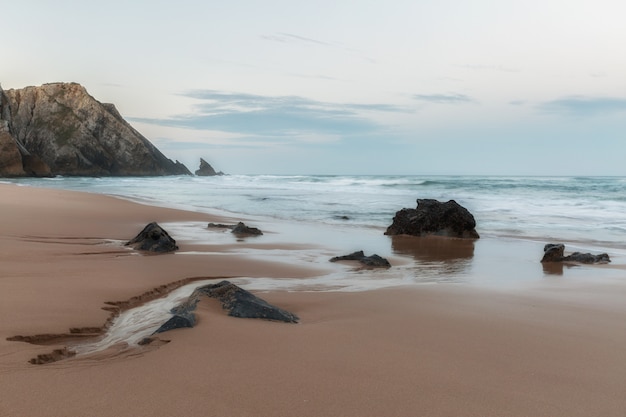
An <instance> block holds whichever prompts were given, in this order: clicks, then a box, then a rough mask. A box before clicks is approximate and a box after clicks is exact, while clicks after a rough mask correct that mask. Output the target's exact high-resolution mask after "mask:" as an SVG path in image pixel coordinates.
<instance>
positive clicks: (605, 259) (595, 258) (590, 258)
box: [541, 243, 611, 264]
mask: <svg viewBox="0 0 626 417" xmlns="http://www.w3.org/2000/svg"><path fill="white" fill-rule="evenodd" d="M541 262H542V263H546V262H576V263H581V264H598V263H600V264H604V263H609V262H611V259H610V258H609V255H608V254H606V253H601V254H599V255H592V254H591V253H580V252H574V253H572V254H571V255H568V256H565V245H564V244H562V243H548V244H546V245H545V246H544V247H543V258H542V259H541Z"/></svg>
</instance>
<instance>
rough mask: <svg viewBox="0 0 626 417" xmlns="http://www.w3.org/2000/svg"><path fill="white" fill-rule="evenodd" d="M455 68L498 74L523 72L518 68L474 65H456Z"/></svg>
mask: <svg viewBox="0 0 626 417" xmlns="http://www.w3.org/2000/svg"><path fill="white" fill-rule="evenodd" d="M455 67H459V68H465V69H470V70H475V71H497V72H521V71H520V70H519V69H516V68H509V67H505V66H502V65H472V64H464V65H455Z"/></svg>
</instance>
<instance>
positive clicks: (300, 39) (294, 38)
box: [261, 32, 334, 46]
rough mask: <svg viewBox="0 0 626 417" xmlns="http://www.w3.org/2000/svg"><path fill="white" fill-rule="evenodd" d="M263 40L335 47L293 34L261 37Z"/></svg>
mask: <svg viewBox="0 0 626 417" xmlns="http://www.w3.org/2000/svg"><path fill="white" fill-rule="evenodd" d="M261 39H265V40H267V41H273V42H281V43H289V42H298V43H307V44H312V45H320V46H334V45H333V44H331V43H329V42H323V41H318V40H317V39H312V38H307V37H304V36H299V35H294V34H292V33H284V32H279V33H275V34H272V35H261Z"/></svg>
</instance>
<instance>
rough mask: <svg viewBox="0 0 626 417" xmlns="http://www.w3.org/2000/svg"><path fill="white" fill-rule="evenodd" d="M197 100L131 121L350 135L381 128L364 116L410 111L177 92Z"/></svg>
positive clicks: (255, 131)
mask: <svg viewBox="0 0 626 417" xmlns="http://www.w3.org/2000/svg"><path fill="white" fill-rule="evenodd" d="M182 95H183V96H185V97H190V98H194V99H197V100H199V101H200V102H199V103H197V104H196V105H194V107H193V112H192V113H189V114H183V115H178V116H173V117H170V118H164V119H148V118H133V119H132V121H134V122H141V123H150V124H156V125H161V126H170V127H182V128H187V129H197V130H220V131H226V132H238V133H241V134H252V135H255V136H256V135H258V136H274V137H275V136H289V137H294V136H310V134H311V133H315V134H324V135H355V134H366V133H372V132H375V131H381V130H384V127H383V126H382V125H379V124H378V123H376V122H374V121H372V120H371V118H367V117H365V116H364V115H363V113H365V112H394V113H397V112H409V111H410V110H408V109H407V108H404V107H401V106H395V105H391V104H385V103H331V102H323V101H317V100H311V99H308V98H306V97H299V96H263V95H256V94H248V93H236V92H224V91H217V90H194V91H189V92H186V93H184V94H182Z"/></svg>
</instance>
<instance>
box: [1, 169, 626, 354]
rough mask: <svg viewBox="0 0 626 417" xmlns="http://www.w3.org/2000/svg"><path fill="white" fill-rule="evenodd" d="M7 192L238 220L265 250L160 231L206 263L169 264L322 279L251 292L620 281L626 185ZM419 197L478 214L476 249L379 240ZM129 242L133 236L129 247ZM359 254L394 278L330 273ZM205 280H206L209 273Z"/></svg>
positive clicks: (559, 180)
mask: <svg viewBox="0 0 626 417" xmlns="http://www.w3.org/2000/svg"><path fill="white" fill-rule="evenodd" d="M3 182H8V183H13V184H18V185H21V186H37V187H48V188H59V189H66V190H75V191H83V192H90V193H102V194H108V195H113V196H117V197H120V198H124V199H130V200H132V201H136V202H139V203H142V204H149V205H157V206H164V207H173V208H180V209H185V210H191V211H197V212H204V213H208V214H215V215H220V216H224V217H227V218H229V219H235V220H239V219H241V220H244V221H245V222H246V223H247V224H249V225H251V226H255V227H260V228H261V229H262V230H263V231H264V232H266V233H265V234H264V235H263V236H261V237H259V238H257V237H254V238H250V239H252V240H253V242H254V243H257V242H258V243H267V244H268V245H267V246H263V245H258V246H256V245H241V246H238V245H237V239H236V238H235V237H233V236H232V235H231V234H230V233H227V232H222V231H210V230H208V229H207V227H206V223H190V222H181V223H168V224H162V226H163V227H165V228H166V230H168V231H169V233H170V234H171V235H172V236H173V237H174V238H175V239H177V240H182V241H191V242H196V243H202V244H205V245H207V247H208V248H209V249H207V252H191V251H184V250H181V251H179V252H177V254H176V256H194V255H206V254H209V255H210V254H211V252H210V251H211V249H210V248H211V245H222V244H227V246H228V247H229V248H231V249H229V250H230V251H234V252H233V254H234V255H237V254H240V255H244V256H249V257H258V258H259V259H263V260H270V261H275V262H288V263H290V264H293V263H295V264H302V265H305V266H313V267H316V268H319V269H320V271H324V272H321V273H320V274H319V276H314V277H309V278H306V279H302V278H292V279H290V278H274V277H254V278H249V277H239V278H234V279H231V281H233V282H235V283H236V284H238V285H241V286H243V287H244V288H246V289H248V290H253V291H268V290H286V291H363V290H371V289H381V288H390V287H398V286H407V285H408V286H410V285H433V284H437V285H454V284H462V285H474V286H476V285H477V286H483V287H485V286H486V287H488V288H490V289H491V290H494V289H495V290H496V291H511V290H513V291H515V290H516V289H518V288H520V287H523V288H529V287H530V288H541V289H542V291H541V292H537V293H536V294H537V296H541V295H543V294H545V291H543V290H545V289H550V290H556V293H557V294H558V293H561V292H564V293H567V288H568V286H569V285H580V284H582V285H584V286H585V287H584V288H593V286H596V285H603V284H607V283H608V284H613V283H616V282H623V281H624V279H626V190H625V187H626V178H624V177H477V176H388V175H378V176H345V175H342V176H316V175H301V176H272V175H228V176H220V177H190V176H173V177H150V178H72V177H67V178H63V177H57V178H37V179H34V178H24V179H10V180H4V181H3ZM418 198H433V199H437V200H440V201H447V200H450V199H453V200H456V201H457V202H458V203H459V204H461V205H462V206H464V207H466V208H467V209H468V210H469V211H470V212H471V213H472V214H473V215H474V217H475V219H476V223H477V227H476V229H477V231H478V233H479V234H480V235H481V238H480V239H478V240H476V241H467V240H462V239H419V238H406V237H389V236H385V235H384V231H385V229H386V227H387V226H389V225H390V224H391V222H392V219H393V216H394V214H395V213H396V211H398V210H400V209H402V208H404V207H415V206H416V199H418ZM150 220H151V219H150ZM147 221H148V220H147ZM137 231H138V230H137ZM134 232H135V231H133V232H131V231H129V236H127V238H130V237H132V235H134ZM120 238H122V237H120ZM550 242H558V243H564V244H565V245H566V253H567V252H572V251H583V252H592V253H601V252H607V253H609V255H610V256H611V258H612V262H611V264H609V265H579V266H568V265H565V266H564V265H562V264H557V265H542V264H541V263H540V259H541V257H542V255H543V246H544V245H545V244H546V243H550ZM283 243H284V245H282V244H283ZM195 247H197V246H194V248H195ZM232 248H234V249H232ZM355 250H364V251H365V252H366V254H368V255H369V254H372V253H377V254H379V255H381V256H384V257H389V258H390V259H391V262H392V265H393V267H392V268H390V269H380V270H359V269H355V268H354V267H352V266H348V265H338V264H331V263H330V262H328V260H329V258H330V257H331V256H336V255H345V254H348V253H351V252H353V251H355ZM207 276H211V272H210V262H208V263H207ZM219 280H220V279H217V281H219ZM212 282H216V280H207V281H205V282H196V283H193V284H189V285H186V286H184V287H181V288H180V289H178V290H176V291H174V292H172V293H171V294H168V296H166V297H164V298H162V299H158V300H154V301H151V302H149V303H146V304H145V305H142V306H141V307H138V308H134V309H131V310H128V311H126V312H124V313H123V314H121V315H120V316H119V317H118V318H116V320H114V322H113V323H112V325H111V327H110V328H109V330H108V331H107V335H106V337H104V338H103V339H102V340H99V341H96V342H93V343H87V344H84V345H78V346H74V349H75V350H76V351H77V352H78V353H79V354H87V355H88V354H92V353H95V352H99V351H102V350H104V349H107V348H108V347H110V346H111V345H114V344H116V343H120V342H125V343H128V344H129V345H131V346H132V345H135V344H136V343H137V342H138V341H139V340H141V339H142V338H144V337H147V336H149V335H151V334H152V333H153V332H154V330H155V329H156V328H158V327H159V326H160V324H162V323H163V322H164V321H165V320H167V318H168V317H169V315H170V310H171V308H172V307H173V306H174V305H177V303H179V302H181V301H182V300H183V299H185V298H186V297H187V296H189V294H190V293H191V292H192V291H193V289H194V288H195V287H196V286H198V285H201V284H206V283H212ZM590 285H591V287H590ZM551 293H553V294H554V293H555V291H551ZM493 294H495V295H494V296H497V294H498V293H497V292H495V293H493ZM578 302H585V300H584V299H583V300H578Z"/></svg>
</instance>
